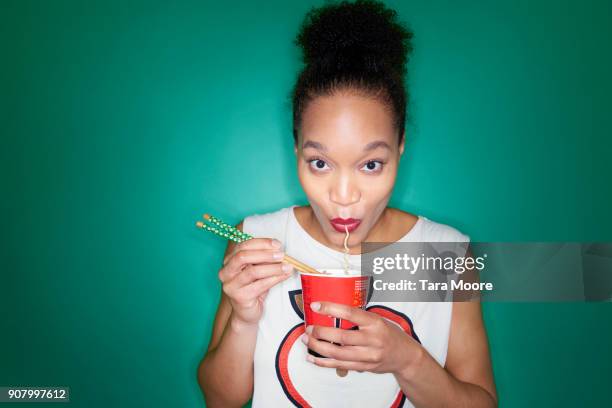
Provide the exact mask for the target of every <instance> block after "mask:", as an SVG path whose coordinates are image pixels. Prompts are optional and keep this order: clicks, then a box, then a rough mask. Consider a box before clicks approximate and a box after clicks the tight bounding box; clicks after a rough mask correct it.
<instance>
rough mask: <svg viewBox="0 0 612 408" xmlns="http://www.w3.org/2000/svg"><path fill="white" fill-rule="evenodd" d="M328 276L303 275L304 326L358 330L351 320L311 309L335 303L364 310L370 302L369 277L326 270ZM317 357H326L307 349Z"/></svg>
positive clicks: (353, 271) (341, 270)
mask: <svg viewBox="0 0 612 408" xmlns="http://www.w3.org/2000/svg"><path fill="white" fill-rule="evenodd" d="M324 271H325V272H326V273H327V274H311V273H303V272H300V278H301V281H302V302H303V307H304V309H303V310H304V323H305V324H306V326H310V325H317V326H327V327H337V328H340V329H347V330H356V329H358V327H357V325H356V324H354V323H353V322H351V321H348V320H344V319H341V318H337V317H334V316H327V315H324V314H321V313H317V312H315V311H313V310H312V309H310V304H311V303H312V302H321V301H324V302H334V303H340V304H343V305H347V306H352V307H359V308H362V309H363V308H364V307H365V306H366V303H367V300H368V287H369V282H370V278H371V277H370V276H362V275H361V273H360V272H359V271H355V270H349V271H348V273H345V272H344V269H325V270H324ZM308 353H310V354H312V355H314V356H316V357H325V356H322V355H320V354H319V353H317V352H315V351H312V350H310V349H308Z"/></svg>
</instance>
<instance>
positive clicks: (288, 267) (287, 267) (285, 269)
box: [281, 263, 293, 273]
mask: <svg viewBox="0 0 612 408" xmlns="http://www.w3.org/2000/svg"><path fill="white" fill-rule="evenodd" d="M281 268H282V269H283V272H285V273H291V272H293V265H291V264H288V263H284V264H283V266H282V267H281Z"/></svg>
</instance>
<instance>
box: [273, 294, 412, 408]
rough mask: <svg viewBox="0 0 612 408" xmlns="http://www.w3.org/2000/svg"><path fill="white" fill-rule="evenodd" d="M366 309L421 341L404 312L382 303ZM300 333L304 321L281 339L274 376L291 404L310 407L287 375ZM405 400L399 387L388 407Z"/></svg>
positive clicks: (396, 407)
mask: <svg viewBox="0 0 612 408" xmlns="http://www.w3.org/2000/svg"><path fill="white" fill-rule="evenodd" d="M366 310H367V311H369V312H372V313H376V314H378V315H380V316H382V317H384V318H386V319H388V320H391V321H392V322H395V323H397V324H398V325H399V326H400V327H401V328H402V330H404V332H406V333H407V334H409V335H410V336H412V338H414V339H415V340H416V341H418V342H419V343H420V342H421V341H420V340H419V337H418V336H417V334H416V333H415V332H414V328H413V326H412V321H411V320H410V318H409V317H408V316H406V315H405V314H403V313H401V312H398V311H397V310H394V309H391V308H390V307H387V306H382V305H373V306H369V307H367V308H366ZM302 334H304V323H299V324H297V325H295V326H294V327H292V328H291V329H290V330H289V332H288V333H287V334H286V335H285V337H284V338H283V340H282V341H281V343H280V346H279V347H278V351H277V353H276V364H275V366H276V376H277V377H278V380H279V382H280V384H281V387H282V388H283V391H284V392H285V395H286V396H287V398H289V400H290V401H291V402H292V403H293V405H295V406H296V407H298V408H311V405H310V404H309V403H308V401H306V400H305V399H304V397H302V396H301V395H300V393H299V392H298V391H297V389H296V388H295V386H294V385H293V382H292V381H291V378H290V377H289V366H288V363H289V351H290V350H291V348H292V347H293V345H294V344H295V342H296V341H297V340H298V339H299V338H300V336H301V335H302ZM405 400H406V395H405V394H404V393H403V392H402V390H401V389H400V391H399V392H398V394H397V396H396V398H395V400H393V403H392V404H391V407H390V408H399V407H401V406H402V405H403V404H404V401H405Z"/></svg>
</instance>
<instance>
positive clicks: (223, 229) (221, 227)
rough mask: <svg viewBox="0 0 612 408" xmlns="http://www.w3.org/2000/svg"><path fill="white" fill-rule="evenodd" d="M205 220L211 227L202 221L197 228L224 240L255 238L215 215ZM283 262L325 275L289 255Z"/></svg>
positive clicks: (206, 217) (296, 267)
mask: <svg viewBox="0 0 612 408" xmlns="http://www.w3.org/2000/svg"><path fill="white" fill-rule="evenodd" d="M204 219H205V220H206V221H208V222H210V223H211V225H208V224H205V223H203V222H202V221H198V222H196V227H198V228H201V229H203V230H205V231H209V232H212V233H213V234H215V235H217V236H220V237H222V238H225V239H228V240H230V241H233V242H236V243H240V242H243V241H246V240H249V239H252V238H253V237H252V236H251V235H249V234H246V233H244V232H242V231H240V230H239V229H238V228H235V227H232V226H231V225H229V224H227V223H225V222H223V221H221V220H220V219H219V218H217V217H215V216H213V215H210V214H204ZM283 261H284V262H287V263H290V264H291V265H293V266H294V267H295V269H297V270H300V271H302V272H306V273H316V274H320V275H325V274H324V273H323V272H320V271H318V270H316V269H315V268H313V267H311V266H308V265H306V264H305V263H303V262H300V261H298V260H297V259H295V258H292V257H290V256H289V255H287V254H285V256H284V257H283Z"/></svg>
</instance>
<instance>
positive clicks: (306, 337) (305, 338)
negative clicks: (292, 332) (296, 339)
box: [302, 334, 308, 344]
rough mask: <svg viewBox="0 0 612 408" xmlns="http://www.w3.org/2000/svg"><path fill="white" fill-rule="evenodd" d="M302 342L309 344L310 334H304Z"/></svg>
mask: <svg viewBox="0 0 612 408" xmlns="http://www.w3.org/2000/svg"><path fill="white" fill-rule="evenodd" d="M302 342H303V343H304V344H308V335H307V334H303V335H302Z"/></svg>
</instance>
